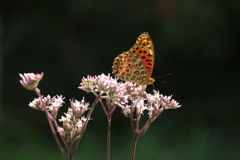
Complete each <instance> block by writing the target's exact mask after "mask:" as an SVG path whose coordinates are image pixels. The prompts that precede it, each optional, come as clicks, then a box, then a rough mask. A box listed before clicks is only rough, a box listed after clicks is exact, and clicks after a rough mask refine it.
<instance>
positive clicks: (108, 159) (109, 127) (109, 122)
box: [107, 114, 112, 160]
mask: <svg viewBox="0 0 240 160" xmlns="http://www.w3.org/2000/svg"><path fill="white" fill-rule="evenodd" d="M111 117H112V114H110V115H109V116H108V133H107V160H110V137H111Z"/></svg>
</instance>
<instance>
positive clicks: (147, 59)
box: [129, 32, 155, 78]
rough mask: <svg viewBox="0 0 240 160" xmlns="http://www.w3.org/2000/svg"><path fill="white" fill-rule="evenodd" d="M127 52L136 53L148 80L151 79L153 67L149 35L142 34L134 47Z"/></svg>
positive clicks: (152, 52)
mask: <svg viewBox="0 0 240 160" xmlns="http://www.w3.org/2000/svg"><path fill="white" fill-rule="evenodd" d="M129 52H132V53H137V54H138V55H139V56H140V57H141V59H142V61H143V64H144V65H145V67H146V69H147V72H148V78H150V77H151V75H152V71H153V67H154V59H155V54H154V46H153V41H152V39H151V37H150V35H149V34H148V33H147V32H144V33H142V34H141V35H140V36H139V37H138V38H137V40H136V43H135V45H134V46H133V47H132V48H131V49H130V50H129Z"/></svg>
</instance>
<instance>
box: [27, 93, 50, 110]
mask: <svg viewBox="0 0 240 160" xmlns="http://www.w3.org/2000/svg"><path fill="white" fill-rule="evenodd" d="M41 98H42V101H43V103H44V104H45V106H48V105H49V104H50V103H51V102H52V101H53V100H54V99H55V97H53V98H51V97H50V95H48V96H47V97H44V96H42V97H41ZM42 101H41V99H40V98H34V100H33V101H32V102H30V103H29V107H31V108H32V109H35V110H40V111H44V110H45V109H44V104H42Z"/></svg>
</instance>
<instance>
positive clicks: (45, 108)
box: [34, 88, 68, 160]
mask: <svg viewBox="0 0 240 160" xmlns="http://www.w3.org/2000/svg"><path fill="white" fill-rule="evenodd" d="M34 91H35V92H36V94H37V95H38V97H39V98H40V100H41V103H42V104H43V106H44V110H45V113H46V116H47V119H48V123H49V125H50V128H51V131H52V133H53V136H54V138H55V140H56V142H57V144H58V147H59V148H60V150H61V152H62V154H63V156H64V158H65V159H66V160H67V159H68V158H67V155H66V153H65V151H64V149H63V147H62V145H61V143H60V141H59V139H58V137H57V134H56V132H55V129H54V127H53V124H52V120H51V118H50V116H49V113H48V110H47V106H46V104H45V103H44V102H43V100H42V95H41V94H40V92H39V89H38V88H35V89H34Z"/></svg>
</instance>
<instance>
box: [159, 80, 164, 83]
mask: <svg viewBox="0 0 240 160" xmlns="http://www.w3.org/2000/svg"><path fill="white" fill-rule="evenodd" d="M157 81H158V82H162V83H166V81H159V80H157Z"/></svg>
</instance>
